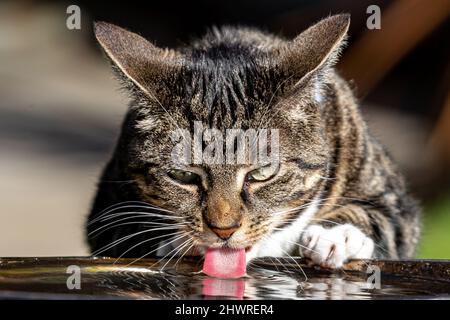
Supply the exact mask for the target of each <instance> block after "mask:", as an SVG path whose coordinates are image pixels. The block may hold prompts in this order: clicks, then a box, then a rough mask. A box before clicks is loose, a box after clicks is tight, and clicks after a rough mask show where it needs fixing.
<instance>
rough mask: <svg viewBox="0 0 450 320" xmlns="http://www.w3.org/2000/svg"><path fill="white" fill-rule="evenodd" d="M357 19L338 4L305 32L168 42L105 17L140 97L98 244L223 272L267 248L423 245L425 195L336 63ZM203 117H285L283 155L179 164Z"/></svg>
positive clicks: (113, 168)
mask: <svg viewBox="0 0 450 320" xmlns="http://www.w3.org/2000/svg"><path fill="white" fill-rule="evenodd" d="M349 24H350V16H349V15H347V14H340V15H334V16H330V17H328V18H325V19H323V20H321V21H319V22H318V23H316V24H314V25H313V26H311V27H309V28H308V29H307V30H305V31H304V32H302V33H300V34H299V35H298V36H297V37H296V38H295V39H293V40H286V39H283V38H281V37H278V36H274V35H271V34H268V33H264V32H261V31H258V30H255V29H252V28H247V27H229V26H228V27H222V28H213V29H212V30H210V31H209V32H208V33H207V34H206V35H205V36H204V37H203V38H201V39H199V40H195V41H193V42H192V43H191V44H190V45H188V46H184V47H181V48H177V49H161V48H158V47H156V46H155V45H153V44H152V43H150V42H149V41H147V40H145V39H144V38H143V37H141V36H139V35H137V34H135V33H132V32H130V31H127V30H124V29H122V28H120V27H117V26H114V25H112V24H109V23H105V22H97V23H95V25H94V31H95V36H96V39H97V40H98V42H99V44H100V45H101V47H102V48H103V51H104V53H105V54H106V56H107V58H108V59H109V60H110V62H111V64H112V67H113V69H114V70H115V74H116V75H117V77H118V79H119V80H120V81H121V83H122V85H123V87H124V88H125V90H126V92H128V93H129V95H130V98H131V103H130V107H129V110H128V112H127V114H126V116H125V120H124V122H123V125H122V131H121V135H120V137H119V140H118V143H117V146H116V149H115V151H114V153H113V156H112V158H111V160H110V161H109V163H108V164H107V166H106V168H105V169H104V172H103V174H102V176H101V179H100V182H99V186H98V191H97V195H96V197H95V200H94V203H93V206H92V209H91V212H90V215H89V218H88V222H87V226H86V230H87V234H88V235H87V240H88V243H89V246H90V248H91V250H92V253H93V254H94V255H105V256H112V257H133V258H142V257H152V256H166V257H167V258H169V257H170V258H172V257H173V256H177V257H178V258H181V257H182V256H187V255H192V256H200V258H201V256H203V257H204V258H205V260H206V261H205V267H204V268H205V269H208V271H210V273H214V269H217V270H215V271H217V272H218V273H219V274H220V273H221V272H222V273H225V274H224V275H223V276H225V277H226V275H227V274H230V275H231V274H234V273H235V272H236V273H239V272H240V271H239V270H238V269H239V268H241V267H242V264H244V266H245V264H246V263H248V262H249V261H250V260H251V259H253V258H255V257H261V256H275V257H277V256H302V257H306V258H308V259H309V260H310V261H311V262H312V263H313V264H315V265H319V266H322V267H324V268H331V269H338V268H341V267H342V266H343V264H344V263H346V262H347V261H348V260H350V259H372V258H386V259H403V258H412V257H414V255H415V251H416V248H417V245H418V242H419V238H420V216H421V212H420V208H419V206H418V204H417V202H416V200H414V199H413V198H412V197H411V196H410V195H409V194H408V192H407V189H406V186H405V182H404V179H403V178H402V176H401V175H400V173H399V172H398V170H397V169H396V167H395V165H394V164H393V163H392V161H391V159H390V158H389V156H388V155H387V152H386V151H385V149H384V148H383V147H382V146H381V145H380V144H379V143H378V142H377V140H376V139H375V138H373V137H372V136H371V135H370V133H369V131H368V129H367V126H366V124H365V122H364V120H363V119H362V116H361V114H360V111H359V110H358V106H357V102H356V99H355V97H354V95H353V93H352V90H351V89H350V88H349V85H348V84H347V83H346V81H345V80H344V79H343V78H341V77H340V76H339V75H338V74H337V72H336V70H335V68H334V65H335V63H336V61H337V60H338V57H339V54H340V52H341V50H342V48H343V46H344V45H345V42H346V37H347V31H348V28H349ZM195 123H201V124H202V125H203V127H205V128H214V129H217V130H219V131H220V132H225V130H227V129H230V128H238V129H243V130H247V129H251V128H254V129H263V128H275V129H277V130H279V148H280V150H279V152H280V155H279V159H280V161H279V164H278V165H277V166H272V165H271V166H261V167H258V166H255V165H245V164H244V165H229V164H226V165H221V164H210V165H207V164H190V165H184V166H182V165H175V164H174V163H173V161H172V157H171V152H172V150H173V146H174V141H173V140H172V139H171V133H172V132H174V131H176V130H177V129H184V130H188V132H190V133H191V134H192V132H193V127H194V124H195ZM225 256H227V257H228V258H227V259H228V260H226V257H225ZM230 259H231V261H232V263H231V264H232V265H231V266H230V265H229V264H228V265H227V261H228V262H229V261H230ZM242 259H243V261H244V262H242ZM233 264H234V265H233ZM206 265H207V266H206ZM222 265H223V266H222Z"/></svg>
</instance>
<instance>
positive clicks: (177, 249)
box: [159, 238, 193, 272]
mask: <svg viewBox="0 0 450 320" xmlns="http://www.w3.org/2000/svg"><path fill="white" fill-rule="evenodd" d="M191 242H193V240H192V239H191V238H189V239H187V240H186V241H184V242H183V243H182V244H180V245H179V246H178V247H177V248H175V249H176V251H175V249H174V250H172V251H175V252H174V253H173V254H172V256H171V257H170V258H169V259H168V260H167V261H166V263H164V265H163V266H162V267H161V269H159V271H160V272H162V271H163V270H164V268H165V267H166V266H167V264H168V263H169V262H170V261H171V260H172V259H173V258H174V257H175V256H176V255H177V254H178V253H179V252H180V251H181V250H183V248H185V247H186V246H189V245H190V244H191ZM172 251H171V252H172Z"/></svg>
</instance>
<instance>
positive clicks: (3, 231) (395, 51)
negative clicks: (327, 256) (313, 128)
mask: <svg viewBox="0 0 450 320" xmlns="http://www.w3.org/2000/svg"><path fill="white" fill-rule="evenodd" d="M145 3H146V4H145ZM149 3H150V1H149V2H144V1H142V2H137V1H126V2H121V4H119V3H110V1H87V0H86V1H71V2H64V1H58V2H53V1H17V0H16V1H1V2H0V155H1V156H0V177H1V180H0V256H4V257H6V256H57V255H60V256H70V255H87V254H88V250H87V248H86V246H85V243H84V238H83V224H84V219H85V216H86V214H87V212H88V210H89V206H90V203H91V200H92V197H93V195H94V192H95V186H96V180H97V178H98V176H99V173H100V170H101V168H102V167H103V165H104V163H105V162H106V161H107V159H108V157H109V155H110V153H111V151H112V149H113V146H114V143H115V140H116V138H117V135H118V133H119V126H120V123H121V120H122V117H123V115H124V113H125V112H126V109H127V100H126V97H125V95H123V94H122V93H121V92H120V91H119V87H118V84H117V82H116V81H115V80H114V79H113V76H112V73H111V72H110V68H109V65H108V63H107V62H106V61H105V59H103V57H102V55H101V52H100V50H99V48H98V46H97V45H96V43H95V41H94V37H93V34H92V21H94V20H104V21H108V22H112V23H114V24H117V25H120V26H122V27H125V28H127V29H129V30H132V31H135V32H138V33H140V34H141V35H143V36H145V37H147V38H148V39H150V40H152V41H153V42H155V43H156V44H157V45H159V46H169V47H172V46H177V45H180V44H183V43H186V42H187V41H189V39H191V38H192V37H193V36H200V35H201V34H202V33H203V32H204V31H205V30H206V28H207V27H210V26H212V25H222V24H240V25H249V26H256V27H260V28H262V29H265V30H268V31H271V32H274V33H276V34H280V35H283V36H286V37H294V36H295V35H296V34H298V33H299V32H301V31H302V30H303V29H305V28H306V27H308V26H309V25H310V24H312V23H314V22H316V21H318V20H320V19H321V18H323V17H325V16H328V15H329V14H334V13H343V12H348V13H351V16H352V24H351V27H350V32H349V35H350V38H349V45H348V47H347V49H346V50H345V51H344V53H343V55H342V58H341V60H340V62H339V64H338V66H337V68H338V69H339V71H340V72H341V74H342V75H343V76H344V77H345V78H346V79H347V80H349V81H350V82H351V85H352V87H353V88H354V89H355V92H356V94H357V97H358V98H359V99H360V101H361V109H362V113H363V114H364V116H365V118H366V119H367V120H368V122H369V126H370V128H371V130H372V132H373V134H374V135H375V136H377V137H378V139H380V140H381V141H382V142H383V143H384V144H385V145H386V146H387V148H388V150H389V151H390V153H391V155H392V156H393V158H394V159H395V160H396V161H397V162H398V164H399V166H400V168H401V169H402V171H403V172H404V173H405V175H406V177H407V180H408V181H409V184H410V188H411V191H412V192H413V194H415V195H416V196H417V197H418V198H419V199H420V200H421V202H422V205H423V207H424V232H423V241H422V245H421V248H420V250H419V253H418V258H430V259H431V258H433V259H443V258H447V259H449V258H450V0H429V1H425V0H393V1H387V0H384V1H376V0H358V1H351V0H341V1H332V0H277V1H274V0H273V1H267V0H240V1H207V0H197V1H179V2H178V1H174V0H172V1H159V0H157V1H151V3H150V4H149ZM71 4H75V5H78V6H79V7H80V9H81V30H69V29H68V28H67V27H66V19H67V18H68V16H69V15H68V14H67V13H66V9H67V7H68V6H69V5H71ZM369 5H378V6H379V7H380V8H381V29H380V30H369V29H368V28H367V26H366V21H367V19H368V18H369V16H370V14H368V13H366V10H367V7H368V6H369Z"/></svg>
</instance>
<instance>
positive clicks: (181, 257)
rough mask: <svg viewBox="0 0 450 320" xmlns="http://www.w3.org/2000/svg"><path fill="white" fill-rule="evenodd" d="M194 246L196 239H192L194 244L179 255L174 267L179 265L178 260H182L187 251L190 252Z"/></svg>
mask: <svg viewBox="0 0 450 320" xmlns="http://www.w3.org/2000/svg"><path fill="white" fill-rule="evenodd" d="M194 246H195V241H192V244H191V245H190V246H189V247H188V248H187V249H186V251H184V253H183V254H182V255H181V256H179V257H178V259H177V261H176V262H175V264H174V268H175V267H176V266H177V264H178V262H180V260H181V259H183V257H184V256H185V255H186V253H188V252H189V250H191V249H192V248H193V247H194Z"/></svg>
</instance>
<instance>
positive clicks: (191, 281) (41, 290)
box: [0, 259, 450, 300]
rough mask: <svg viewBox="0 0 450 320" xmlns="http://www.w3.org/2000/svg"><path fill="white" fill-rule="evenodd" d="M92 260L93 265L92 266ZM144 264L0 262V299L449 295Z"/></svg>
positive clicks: (411, 282) (415, 286) (349, 279)
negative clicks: (75, 274)
mask: <svg viewBox="0 0 450 320" xmlns="http://www.w3.org/2000/svg"><path fill="white" fill-rule="evenodd" d="M76 262H78V263H80V265H81V270H82V273H81V283H82V285H81V290H69V289H68V288H67V285H66V281H67V278H68V275H67V274H66V268H67V266H69V265H71V264H75V263H76ZM94 262H95V263H94ZM148 265H152V264H147V263H144V262H143V263H141V264H140V265H138V266H132V267H129V266H127V265H126V264H122V265H113V264H111V263H110V261H108V260H105V261H104V262H103V261H92V260H86V261H82V262H80V261H65V260H60V261H59V262H58V261H57V262H55V261H53V260H51V261H44V262H39V263H36V260H33V261H28V262H23V261H19V262H15V261H11V262H9V263H6V264H5V263H3V264H2V261H1V259H0V297H5V296H6V297H19V298H20V297H22V298H29V297H30V294H31V295H34V296H31V297H33V298H46V297H49V294H51V297H57V298H73V297H75V298H76V297H82V298H86V297H88V298H107V299H111V298H119V299H124V298H125V299H239V300H241V299H380V298H383V299H397V298H405V297H414V298H418V297H421V298H423V297H435V296H436V294H440V297H447V298H448V297H449V296H448V294H449V292H450V288H449V284H448V283H447V284H446V285H445V283H442V282H441V283H438V282H434V281H430V280H429V279H427V280H425V279H423V280H421V279H412V278H411V279H408V280H405V278H398V277H393V276H389V275H385V276H384V277H383V282H382V287H381V289H378V290H377V289H369V287H368V284H367V282H366V275H365V274H361V273H348V272H347V273H346V272H341V273H327V272H322V271H318V270H316V269H311V268H309V269H308V268H303V269H301V270H300V269H299V267H298V266H297V267H293V266H292V265H291V266H287V267H285V268H283V269H282V270H275V268H274V267H273V266H271V265H270V264H265V265H263V266H259V267H258V266H257V267H254V268H252V269H250V270H249V272H248V275H247V276H246V277H245V278H241V279H216V278H211V277H208V276H206V275H203V274H202V273H200V272H198V265H196V264H195V263H191V262H183V263H180V264H179V265H178V266H176V267H171V266H169V267H168V268H167V269H166V270H164V272H160V271H158V269H157V268H149V267H148Z"/></svg>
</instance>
